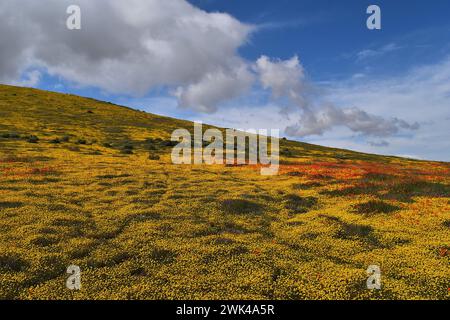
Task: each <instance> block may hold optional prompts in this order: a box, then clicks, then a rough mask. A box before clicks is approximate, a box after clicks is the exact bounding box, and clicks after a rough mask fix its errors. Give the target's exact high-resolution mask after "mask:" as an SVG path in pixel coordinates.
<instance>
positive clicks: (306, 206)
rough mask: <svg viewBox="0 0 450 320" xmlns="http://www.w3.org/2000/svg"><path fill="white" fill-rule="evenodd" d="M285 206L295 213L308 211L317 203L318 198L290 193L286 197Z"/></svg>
mask: <svg viewBox="0 0 450 320" xmlns="http://www.w3.org/2000/svg"><path fill="white" fill-rule="evenodd" d="M284 199H285V208H286V209H288V210H290V211H291V212H293V213H306V212H308V211H309V210H310V209H311V208H313V207H314V206H316V205H317V203H318V201H317V198H314V197H300V196H298V195H296V194H288V195H286V196H285V197H284Z"/></svg>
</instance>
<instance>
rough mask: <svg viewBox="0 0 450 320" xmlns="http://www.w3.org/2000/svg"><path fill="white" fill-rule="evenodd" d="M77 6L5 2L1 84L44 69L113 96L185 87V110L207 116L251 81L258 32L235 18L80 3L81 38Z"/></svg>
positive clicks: (0, 19)
mask: <svg viewBox="0 0 450 320" xmlns="http://www.w3.org/2000/svg"><path fill="white" fill-rule="evenodd" d="M71 4H73V1H70V0H41V1H35V0H2V1H1V3H0V34H1V38H2V42H1V44H0V46H1V47H0V81H2V82H9V83H12V82H14V81H17V79H19V78H20V76H21V74H22V73H23V72H24V71H25V70H27V68H30V67H35V66H39V67H42V68H45V69H46V70H47V71H48V72H49V73H50V74H53V75H58V76H61V77H63V78H65V79H67V80H69V81H71V82H74V83H77V84H81V85H90V86H97V87H99V88H101V89H103V90H106V91H108V92H110V93H124V94H133V95H144V94H146V93H147V92H148V91H149V90H150V89H152V88H154V87H158V86H161V87H162V86H168V87H174V88H178V89H177V90H176V92H177V94H178V97H179V98H180V103H181V105H183V106H185V107H192V108H197V109H200V110H204V111H210V110H213V109H214V108H215V106H216V105H217V104H218V103H219V102H220V101H221V100H222V99H224V98H230V97H233V96H234V95H236V94H240V93H241V92H242V90H243V89H244V88H246V87H248V85H249V82H251V81H250V78H251V73H250V72H249V71H248V70H246V69H245V67H243V66H244V65H245V62H244V61H242V59H241V58H240V57H239V55H238V54H237V53H236V52H237V49H238V48H239V47H240V46H241V45H243V44H244V43H245V42H246V41H247V38H248V35H249V33H251V32H252V30H253V27H252V26H249V25H246V24H243V23H241V22H239V21H238V20H236V19H234V18H233V17H231V16H230V15H228V14H224V13H207V12H205V11H202V10H200V9H198V8H196V7H194V6H192V5H191V4H189V3H188V2H187V1H185V0H171V1H165V0H130V1H126V2H125V1H122V0H109V1H90V0H78V1H77V4H78V5H79V6H80V7H81V13H82V29H81V30H75V31H74V30H68V29H67V28H66V18H67V17H68V15H67V14H66V9H67V7H68V6H69V5H71ZM231 82H233V83H231ZM239 88H241V89H242V90H241V89H239ZM203 89H205V90H203ZM203 93H204V94H205V96H203V95H202V94H203Z"/></svg>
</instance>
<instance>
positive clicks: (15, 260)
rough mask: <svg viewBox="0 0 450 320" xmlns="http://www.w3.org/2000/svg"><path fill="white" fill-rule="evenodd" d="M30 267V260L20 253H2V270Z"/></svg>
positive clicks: (19, 269) (20, 269)
mask: <svg viewBox="0 0 450 320" xmlns="http://www.w3.org/2000/svg"><path fill="white" fill-rule="evenodd" d="M28 267H29V264H28V262H27V261H25V260H24V259H22V258H21V257H20V256H19V255H18V254H12V253H2V254H0V270H2V271H13V272H20V271H24V270H26V269H27V268H28Z"/></svg>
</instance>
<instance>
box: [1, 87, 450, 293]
mask: <svg viewBox="0 0 450 320" xmlns="http://www.w3.org/2000/svg"><path fill="white" fill-rule="evenodd" d="M192 127H193V125H192V123H189V122H187V121H181V120H176V119H171V118H166V117H161V116H157V115H152V114H148V113H144V112H139V111H136V110H132V109H129V108H126V107H120V106H116V105H113V104H110V103H106V102H100V101H96V100H92V99H88V98H81V97H77V96H73V95H64V94H58V93H51V92H44V91H39V90H34V89H25V88H17V87H10V86H3V85H0V230H1V232H0V284H1V285H0V298H3V299H6V298H9V299H11V298H15V299H116V298H117V299H119V298H120V299H214V298H216V299H219V298H220V299H331V298H337V299H372V298H384V299H416V298H427V299H448V298H449V297H450V290H449V288H450V281H449V280H448V279H449V277H448V276H449V262H450V261H449V259H450V232H449V231H450V230H449V228H450V164H449V163H438V162H425V161H414V160H408V159H402V158H396V157H383V156H375V155H369V154H361V153H356V152H351V151H347V150H339V149H331V148H325V147H320V146H314V145H310V144H305V143H299V142H293V141H286V140H282V141H281V154H282V158H281V166H280V174H279V175H277V176H261V175H260V172H259V170H258V168H257V167H255V166H225V165H212V166H211V165H197V166H194V165H192V166H188V165H173V164H172V163H171V161H170V151H171V142H170V135H171V133H172V131H173V130H174V129H177V128H186V129H189V130H191V129H192ZM206 128H207V126H204V129H206ZM69 265H78V266H80V268H81V272H82V280H81V283H82V288H81V290H79V291H71V290H68V289H67V288H66V286H65V281H66V279H67V277H68V275H67V274H66V269H67V267H68V266H69ZM369 265H379V266H380V268H381V271H382V289H381V290H368V289H367V288H366V280H367V277H368V275H367V273H366V270H367V268H368V266H369Z"/></svg>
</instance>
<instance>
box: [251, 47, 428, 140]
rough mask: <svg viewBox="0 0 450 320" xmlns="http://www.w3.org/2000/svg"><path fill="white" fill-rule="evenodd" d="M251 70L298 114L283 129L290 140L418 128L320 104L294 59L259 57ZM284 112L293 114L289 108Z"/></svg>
mask: <svg viewBox="0 0 450 320" xmlns="http://www.w3.org/2000/svg"><path fill="white" fill-rule="evenodd" d="M255 70H256V71H257V72H258V74H259V77H260V81H261V84H262V86H263V88H264V89H270V90H271V91H272V94H273V96H274V98H280V97H287V98H288V99H289V100H290V102H291V103H292V104H293V105H294V106H295V107H297V111H300V112H301V118H300V120H299V121H298V123H296V124H294V125H290V126H288V127H286V133H287V134H288V135H289V136H291V137H297V138H302V137H307V136H311V135H323V134H324V133H325V132H326V131H329V130H331V129H332V128H334V127H337V126H344V127H347V128H348V129H350V130H351V131H353V132H356V133H359V134H362V135H365V136H375V137H387V136H391V135H394V134H396V133H398V132H399V131H400V130H402V129H407V130H416V129H418V127H419V125H418V124H417V123H414V124H409V123H407V122H406V121H404V120H401V119H398V118H392V119H385V118H383V117H382V116H377V115H375V114H370V113H368V112H366V111H364V110H361V109H360V108H357V107H345V108H338V107H336V106H335V105H334V104H332V103H330V102H329V101H324V100H323V99H322V97H321V94H320V92H319V91H318V90H316V89H315V88H314V86H313V85H312V84H311V83H310V82H309V81H308V80H307V79H306V76H305V71H304V69H303V66H302V65H301V64H300V61H299V60H298V57H296V56H294V57H293V58H291V59H289V60H286V61H282V60H275V61H271V60H270V59H269V58H267V57H265V56H262V57H261V58H259V59H258V60H257V62H256V67H255ZM330 101H332V100H330ZM350 105H352V104H350ZM362 105H364V104H362ZM283 112H285V111H283ZM288 112H289V114H292V112H295V111H294V109H293V108H292V106H291V107H290V108H288Z"/></svg>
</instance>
